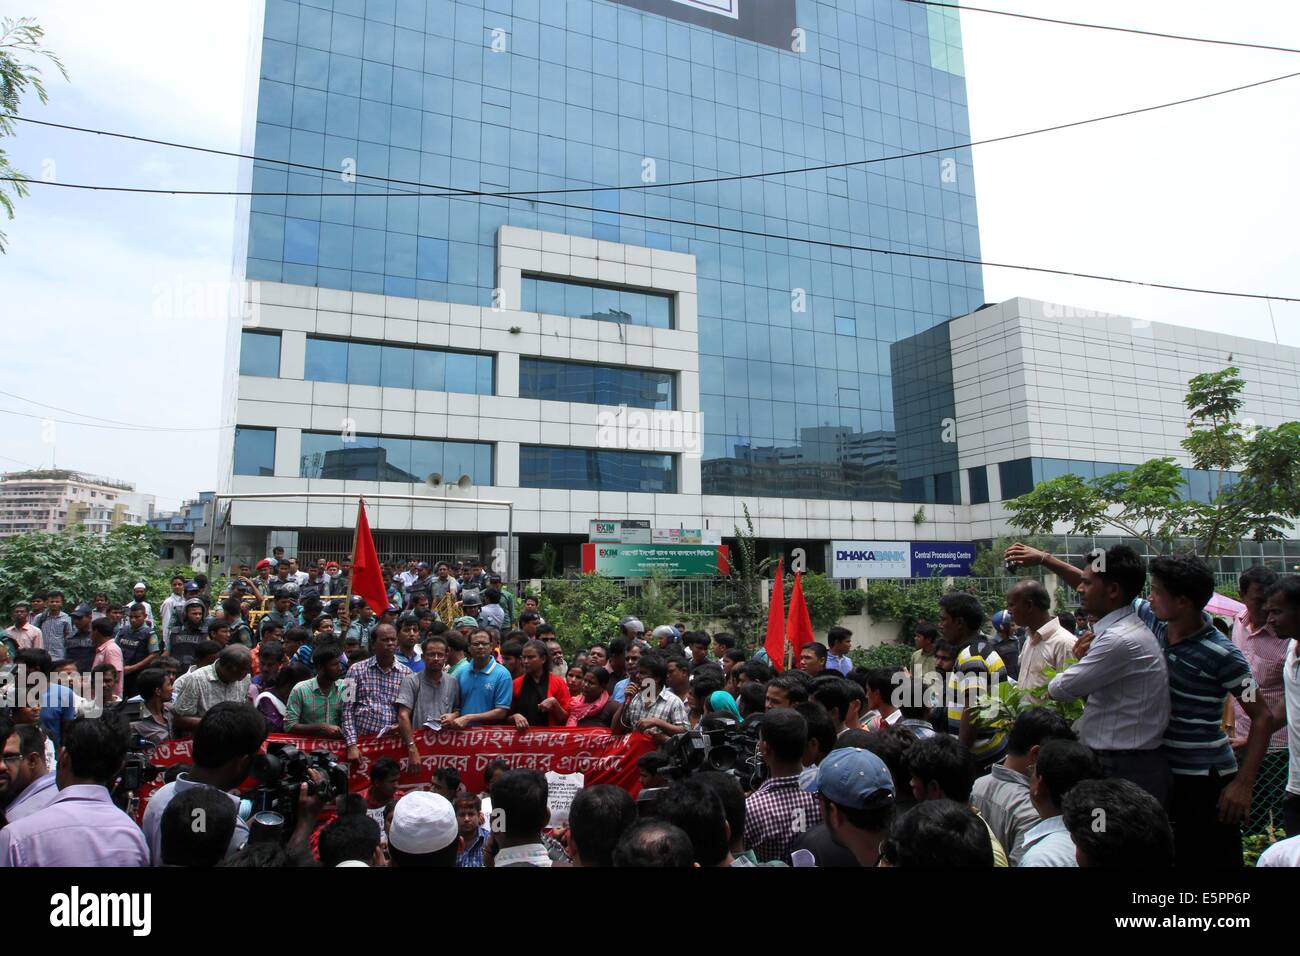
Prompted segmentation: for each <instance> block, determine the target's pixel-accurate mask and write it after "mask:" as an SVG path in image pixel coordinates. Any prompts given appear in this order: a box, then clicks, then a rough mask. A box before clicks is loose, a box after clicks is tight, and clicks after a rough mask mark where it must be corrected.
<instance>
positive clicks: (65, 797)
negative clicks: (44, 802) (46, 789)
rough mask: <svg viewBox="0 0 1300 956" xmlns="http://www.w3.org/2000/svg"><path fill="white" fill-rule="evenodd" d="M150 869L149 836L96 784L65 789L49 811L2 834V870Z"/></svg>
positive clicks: (0, 851)
mask: <svg viewBox="0 0 1300 956" xmlns="http://www.w3.org/2000/svg"><path fill="white" fill-rule="evenodd" d="M148 865H149V846H148V844H146V843H145V842H144V834H143V833H141V832H140V828H139V827H138V826H136V824H135V821H134V820H132V819H131V818H130V817H129V816H127V815H126V814H125V813H123V812H122V811H121V810H119V809H118V808H117V807H115V806H114V805H113V801H112V799H111V798H110V797H109V795H108V790H107V789H106V788H104V787H101V786H98V785H96V784H77V785H75V786H71V787H64V788H63V789H62V790H60V791H59V795H58V797H57V798H56V799H55V800H54V802H53V803H51V804H50V805H49V806H48V807H46V808H45V809H44V810H41V811H39V812H37V813H33V814H32V815H31V816H29V817H25V818H23V819H22V820H19V821H18V822H17V823H11V824H9V826H7V827H5V828H4V829H3V830H0V867H4V866H148Z"/></svg>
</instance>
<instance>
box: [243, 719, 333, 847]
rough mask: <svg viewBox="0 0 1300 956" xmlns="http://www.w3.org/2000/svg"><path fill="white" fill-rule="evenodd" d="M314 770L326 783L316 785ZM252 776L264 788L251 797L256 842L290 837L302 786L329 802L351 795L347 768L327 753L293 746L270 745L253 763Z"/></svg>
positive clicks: (283, 744)
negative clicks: (311, 771) (305, 785)
mask: <svg viewBox="0 0 1300 956" xmlns="http://www.w3.org/2000/svg"><path fill="white" fill-rule="evenodd" d="M312 769H315V770H318V771H320V773H321V776H322V777H323V778H324V779H322V780H319V781H313V780H312V779H311V776H310V774H309V773H308V771H310V770H312ZM251 772H252V776H253V779H254V780H256V781H257V782H258V783H259V784H260V785H261V786H259V787H258V788H257V789H256V790H254V791H253V792H252V793H251V794H250V795H249V799H250V801H251V803H252V810H253V823H254V824H255V826H254V827H253V828H252V829H253V831H254V832H253V837H254V838H255V839H279V838H282V837H287V836H288V834H289V833H290V832H291V831H292V830H293V824H294V817H295V815H296V814H297V812H298V792H299V790H300V788H301V786H302V784H304V783H305V784H307V788H308V793H309V794H310V795H312V796H314V797H319V798H320V799H322V800H327V801H328V800H334V799H337V798H338V797H340V796H342V795H343V794H345V793H347V792H348V768H347V765H346V764H343V763H340V762H339V758H338V757H337V756H335V755H334V754H332V753H330V752H329V751H327V750H314V751H312V752H311V753H303V752H302V751H301V750H299V749H298V748H297V747H295V746H293V744H286V743H278V742H277V743H270V744H267V745H266V753H264V754H258V755H257V757H256V758H255V759H254V760H253V766H252V771H251Z"/></svg>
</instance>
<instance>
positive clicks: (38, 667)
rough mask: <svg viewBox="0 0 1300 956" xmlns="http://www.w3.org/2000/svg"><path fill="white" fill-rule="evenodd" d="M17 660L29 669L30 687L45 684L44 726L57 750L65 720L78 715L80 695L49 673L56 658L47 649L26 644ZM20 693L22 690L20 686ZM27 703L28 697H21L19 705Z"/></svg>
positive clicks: (42, 701) (41, 719)
mask: <svg viewBox="0 0 1300 956" xmlns="http://www.w3.org/2000/svg"><path fill="white" fill-rule="evenodd" d="M14 664H15V665H16V667H17V668H21V669H24V670H25V671H26V675H27V678H26V679H27V687H28V688H33V687H37V686H41V685H43V686H44V689H43V690H42V691H41V693H40V711H41V716H40V721H41V727H42V728H43V729H44V730H45V734H46V736H48V737H49V738H50V741H51V742H52V743H53V744H54V751H55V753H57V752H58V750H59V747H60V746H61V745H62V743H63V727H64V724H65V723H68V724H70V723H72V721H74V720H76V719H77V704H76V701H77V695H76V694H74V693H73V692H72V688H70V687H66V686H64V685H63V684H56V683H55V682H54V681H53V679H52V678H51V677H50V672H51V670H53V664H54V662H53V661H52V660H51V659H50V655H49V653H48V652H47V651H43V650H41V649H40V648H35V647H27V648H24V649H23V650H21V651H19V652H18V654H17V655H16V656H15V658H14ZM30 692H31V691H30V690H28V691H27V693H30ZM19 693H20V694H22V693H23V692H22V690H21V689H20V690H19ZM24 703H25V700H22V699H20V700H19V701H18V706H19V707H22V706H23V705H24ZM33 704H35V701H33Z"/></svg>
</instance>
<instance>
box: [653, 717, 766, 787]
mask: <svg viewBox="0 0 1300 956" xmlns="http://www.w3.org/2000/svg"><path fill="white" fill-rule="evenodd" d="M664 753H665V755H666V756H667V757H668V761H669V762H668V766H667V768H665V773H666V774H667V775H668V776H669V777H671V778H672V779H674V780H680V779H682V778H683V777H687V776H689V775H690V774H692V773H695V772H697V771H700V770H717V771H720V772H722V773H729V774H731V775H733V776H734V777H736V779H738V780H739V781H740V782H741V784H742V785H743V786H744V787H745V789H746V790H753V789H754V788H756V787H758V785H759V784H760V783H762V781H763V777H764V776H765V774H766V770H767V768H766V767H765V765H764V764H763V761H762V760H761V759H760V758H759V756H758V729H757V727H753V728H751V727H750V726H749V725H748V724H746V725H745V726H743V727H742V726H741V725H740V724H739V723H737V721H736V719H735V718H734V717H731V716H729V715H723V714H709V715H708V716H706V717H705V718H704V719H703V720H702V721H700V729H699V730H692V731H690V732H688V733H685V734H678V735H677V736H676V737H672V738H670V739H669V741H668V743H667V744H666V745H665V747H664Z"/></svg>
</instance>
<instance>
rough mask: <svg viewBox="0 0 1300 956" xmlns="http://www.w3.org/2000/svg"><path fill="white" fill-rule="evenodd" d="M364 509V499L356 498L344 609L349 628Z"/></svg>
mask: <svg viewBox="0 0 1300 956" xmlns="http://www.w3.org/2000/svg"><path fill="white" fill-rule="evenodd" d="M365 507H366V499H365V498H358V499H357V517H356V520H355V521H353V523H352V560H351V562H350V563H351V564H352V571H351V572H350V573H349V574H348V597H347V605H346V607H347V609H348V625H349V626H351V624H352V579H353V578H354V577H356V575H357V544H358V543H359V542H360V541H361V512H362V511H363V510H364V509H365Z"/></svg>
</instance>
